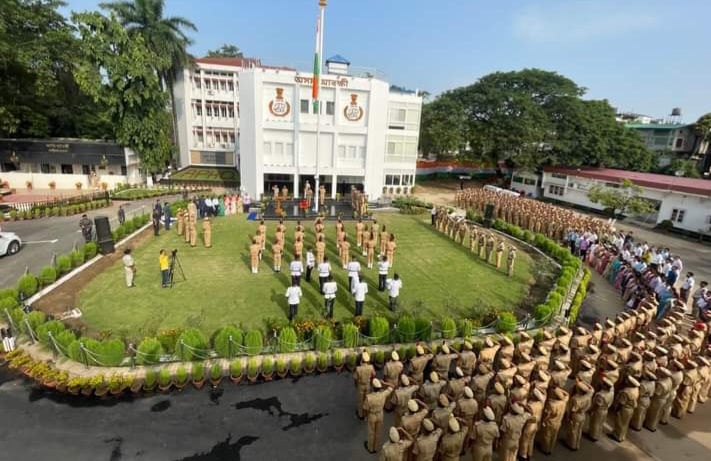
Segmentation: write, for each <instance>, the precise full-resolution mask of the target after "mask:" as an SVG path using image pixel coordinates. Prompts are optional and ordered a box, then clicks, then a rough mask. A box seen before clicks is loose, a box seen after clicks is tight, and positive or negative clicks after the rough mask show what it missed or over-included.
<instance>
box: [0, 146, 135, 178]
mask: <svg viewBox="0 0 711 461" xmlns="http://www.w3.org/2000/svg"><path fill="white" fill-rule="evenodd" d="M0 179H1V180H2V181H3V182H7V183H8V185H9V186H10V187H11V188H16V189H20V188H26V187H28V184H29V185H31V187H32V188H35V189H51V188H52V187H51V184H50V183H53V184H54V188H56V189H75V188H77V187H78V186H77V184H81V188H84V189H90V188H96V187H97V185H101V183H106V185H107V187H108V188H109V189H111V188H113V187H115V186H116V184H119V183H121V184H143V183H144V182H145V178H144V176H143V174H142V172H141V170H140V169H139V159H138V156H137V155H136V154H135V153H134V152H133V151H132V150H131V149H129V148H127V147H123V146H120V145H118V144H116V143H114V142H105V141H95V140H84V139H65V138H58V139H0Z"/></svg>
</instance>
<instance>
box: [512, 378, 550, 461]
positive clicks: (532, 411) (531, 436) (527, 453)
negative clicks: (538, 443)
mask: <svg viewBox="0 0 711 461" xmlns="http://www.w3.org/2000/svg"><path fill="white" fill-rule="evenodd" d="M545 402H546V396H545V395H544V394H543V393H542V392H541V391H540V390H538V389H535V388H534V389H533V392H531V398H530V399H529V400H528V402H527V403H526V417H527V419H526V424H525V425H524V426H523V431H522V432H521V442H520V443H519V448H518V455H519V457H521V458H523V459H531V458H532V457H533V443H534V441H535V440H536V433H537V432H538V428H539V427H540V425H541V417H542V415H543V406H544V405H545Z"/></svg>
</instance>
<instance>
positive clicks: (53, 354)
mask: <svg viewBox="0 0 711 461" xmlns="http://www.w3.org/2000/svg"><path fill="white" fill-rule="evenodd" d="M47 336H49V342H50V344H51V345H52V356H53V357H54V358H55V359H56V358H57V355H58V354H59V351H58V350H57V344H56V343H55V342H54V336H53V335H52V332H51V331H48V332H47Z"/></svg>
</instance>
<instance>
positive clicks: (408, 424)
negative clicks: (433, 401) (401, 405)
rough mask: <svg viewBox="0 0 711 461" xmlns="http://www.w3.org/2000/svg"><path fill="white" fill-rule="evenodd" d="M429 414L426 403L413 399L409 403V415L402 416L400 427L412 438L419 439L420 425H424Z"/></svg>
mask: <svg viewBox="0 0 711 461" xmlns="http://www.w3.org/2000/svg"><path fill="white" fill-rule="evenodd" d="M428 412H429V407H428V406H427V404H426V403H425V402H423V401H421V400H417V399H412V400H410V401H409V402H407V413H405V414H404V415H402V418H401V419H400V426H401V427H402V428H403V429H405V430H406V431H407V433H408V434H410V435H411V436H413V437H417V434H419V433H420V425H421V424H422V420H424V419H425V417H426V416H427V413H428Z"/></svg>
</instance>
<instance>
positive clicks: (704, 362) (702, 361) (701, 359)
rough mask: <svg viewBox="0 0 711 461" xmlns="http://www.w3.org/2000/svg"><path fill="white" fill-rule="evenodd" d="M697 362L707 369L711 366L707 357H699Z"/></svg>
mask: <svg viewBox="0 0 711 461" xmlns="http://www.w3.org/2000/svg"><path fill="white" fill-rule="evenodd" d="M696 360H698V361H699V362H701V364H702V365H703V366H705V367H708V366H710V365H711V362H709V360H708V359H707V358H706V357H701V356H698V357H696Z"/></svg>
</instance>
